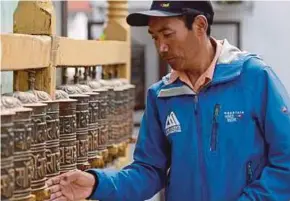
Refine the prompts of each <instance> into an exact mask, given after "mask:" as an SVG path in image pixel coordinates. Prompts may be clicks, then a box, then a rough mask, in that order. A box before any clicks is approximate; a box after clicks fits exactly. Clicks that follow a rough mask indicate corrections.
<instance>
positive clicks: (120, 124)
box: [112, 87, 127, 143]
mask: <svg viewBox="0 0 290 201" xmlns="http://www.w3.org/2000/svg"><path fill="white" fill-rule="evenodd" d="M114 91H115V99H114V115H113V116H114V123H113V125H112V127H113V129H112V130H113V134H112V135H113V136H114V141H115V143H120V142H121V141H122V135H123V133H124V124H125V122H126V121H127V120H126V119H124V108H123V107H122V106H123V105H122V103H123V101H122V92H123V89H122V87H116V88H115V89H114Z"/></svg>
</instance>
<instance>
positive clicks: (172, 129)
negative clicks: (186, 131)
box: [165, 112, 181, 135]
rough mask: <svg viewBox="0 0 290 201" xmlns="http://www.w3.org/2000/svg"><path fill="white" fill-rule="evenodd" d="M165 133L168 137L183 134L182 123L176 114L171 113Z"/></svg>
mask: <svg viewBox="0 0 290 201" xmlns="http://www.w3.org/2000/svg"><path fill="white" fill-rule="evenodd" d="M165 132H166V135H170V134H172V133H178V132H181V127H180V123H179V121H178V119H177V118H176V115H175V114H174V112H171V113H170V114H169V115H168V116H167V119H166V124H165Z"/></svg>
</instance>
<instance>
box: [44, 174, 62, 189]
mask: <svg viewBox="0 0 290 201" xmlns="http://www.w3.org/2000/svg"><path fill="white" fill-rule="evenodd" d="M59 182H60V176H57V177H53V178H50V179H49V180H47V181H46V185H47V186H48V187H49V186H52V185H56V184H59Z"/></svg>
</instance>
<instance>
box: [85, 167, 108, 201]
mask: <svg viewBox="0 0 290 201" xmlns="http://www.w3.org/2000/svg"><path fill="white" fill-rule="evenodd" d="M86 172H88V173H90V174H93V175H94V176H95V178H96V184H97V185H95V188H94V190H93V191H92V194H91V195H90V197H89V198H87V199H90V200H104V199H108V197H109V196H110V194H112V191H113V189H112V181H111V177H112V176H113V175H114V173H113V172H112V173H111V172H110V171H104V170H101V169H89V170H87V171H86ZM111 174H112V175H111Z"/></svg>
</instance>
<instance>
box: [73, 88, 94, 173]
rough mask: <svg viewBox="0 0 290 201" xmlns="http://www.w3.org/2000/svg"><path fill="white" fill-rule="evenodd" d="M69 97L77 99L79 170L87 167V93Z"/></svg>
mask: <svg viewBox="0 0 290 201" xmlns="http://www.w3.org/2000/svg"><path fill="white" fill-rule="evenodd" d="M69 97H70V98H72V99H75V100H77V106H76V121H77V129H76V134H77V135H76V137H77V142H76V145H77V168H78V169H80V170H86V169H88V168H89V167H90V166H89V163H88V148H89V138H88V123H89V95H84V94H77V95H69Z"/></svg>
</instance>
